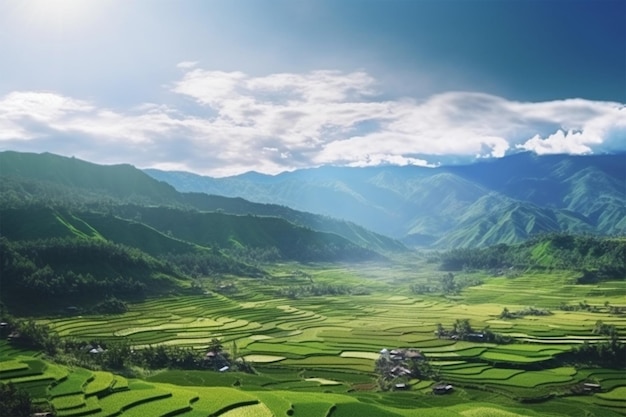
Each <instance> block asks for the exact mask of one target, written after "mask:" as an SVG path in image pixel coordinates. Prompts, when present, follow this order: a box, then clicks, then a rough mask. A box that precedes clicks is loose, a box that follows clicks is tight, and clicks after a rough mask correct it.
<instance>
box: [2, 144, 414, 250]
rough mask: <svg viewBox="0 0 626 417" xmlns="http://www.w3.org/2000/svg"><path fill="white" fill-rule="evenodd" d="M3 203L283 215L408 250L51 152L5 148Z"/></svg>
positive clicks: (280, 209)
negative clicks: (179, 190)
mask: <svg viewBox="0 0 626 417" xmlns="http://www.w3.org/2000/svg"><path fill="white" fill-rule="evenodd" d="M0 178H1V179H2V181H0V207H8V208H11V207H17V206H19V207H23V206H24V205H29V204H39V205H45V206H55V207H65V208H72V209H74V210H83V211H84V210H85V209H86V208H88V209H89V210H95V211H98V212H103V211H109V210H110V208H111V207H114V206H118V205H120V204H134V205H148V206H167V207H176V208H181V209H185V210H190V209H193V210H200V211H220V212H223V213H231V214H238V215H242V214H252V215H256V216H270V217H279V218H282V219H285V220H287V221H289V222H292V223H295V224H296V225H299V226H302V227H305V228H309V229H313V230H316V231H320V232H327V233H332V234H336V235H339V236H342V237H343V238H345V239H347V240H349V241H350V242H352V243H353V244H356V245H357V246H360V247H363V248H367V249H369V250H372V251H379V252H385V251H404V250H406V248H405V247H404V246H403V245H402V244H401V243H400V242H398V241H396V240H393V239H391V238H388V237H386V236H383V235H380V234H376V233H373V232H371V231H369V230H366V229H364V228H363V227H360V226H357V225H356V224H354V223H350V222H346V221H342V220H336V219H332V218H329V217H325V216H319V215H314V214H310V213H304V212H299V211H296V210H292V209H289V208H288V207H284V206H279V205H269V204H256V203H252V202H249V201H246V200H243V199H236V198H235V199H234V198H224V197H219V196H209V195H205V194H199V193H188V194H183V193H179V192H177V191H176V190H174V188H173V187H171V186H170V185H168V184H166V183H164V182H160V181H156V180H154V179H152V178H151V177H149V176H148V175H146V174H145V173H143V172H142V171H140V170H138V169H136V168H134V167H132V166H130V165H113V166H102V165H96V164H91V163H88V162H84V161H81V160H77V159H75V158H66V157H61V156H57V155H52V154H47V153H46V154H29V153H18V152H10V151H7V152H0Z"/></svg>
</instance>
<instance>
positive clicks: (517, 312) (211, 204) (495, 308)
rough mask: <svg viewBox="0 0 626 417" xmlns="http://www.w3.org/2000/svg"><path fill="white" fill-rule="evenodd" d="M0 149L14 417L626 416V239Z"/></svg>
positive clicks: (6, 370)
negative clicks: (520, 235)
mask: <svg viewBox="0 0 626 417" xmlns="http://www.w3.org/2000/svg"><path fill="white" fill-rule="evenodd" d="M0 156H2V157H3V158H4V160H3V161H1V162H2V164H1V166H2V169H3V174H4V175H6V177H4V180H3V182H2V189H1V190H0V191H2V200H1V201H2V204H1V206H0V219H2V224H1V226H2V228H1V232H2V236H1V237H0V250H1V252H0V253H1V255H2V262H1V264H0V266H1V268H2V270H1V271H0V272H1V278H2V282H1V284H2V286H1V287H0V290H1V292H0V295H1V296H2V305H1V307H2V311H1V312H0V313H1V316H2V317H1V323H0V335H1V336H2V337H1V340H0V355H1V356H0V388H1V389H2V396H1V397H0V398H2V399H3V400H2V401H3V402H2V403H1V404H0V405H1V406H2V407H5V408H4V410H12V411H11V413H15V415H39V416H44V415H48V416H51V415H55V416H59V417H61V416H65V417H69V416H74V417H79V416H85V417H105V416H111V417H112V416H122V417H127V416H162V417H172V416H181V417H209V416H220V417H240V416H241V417H243V416H261V417H264V416H268V417H270V416H275V417H281V416H285V417H287V416H302V417H350V416H382V417H386V416H390V417H391V416H394V417H397V416H407V417H408V416H458V417H489V416H493V417H534V416H552V417H559V416H597V417H612V416H624V415H626V395H625V394H626V378H625V370H626V348H625V346H626V345H625V342H626V281H625V279H624V276H625V275H624V274H625V271H626V267H625V262H626V256H625V254H626V240H625V239H624V237H622V236H620V235H619V234H618V233H615V236H601V235H591V234H572V233H560V232H559V233H557V232H553V233H537V234H536V235H533V236H529V237H527V238H525V239H518V240H515V239H513V240H511V241H508V243H505V240H506V239H507V238H510V237H515V236H516V235H515V234H511V233H512V232H511V231H512V230H513V231H515V230H518V229H511V228H510V227H509V225H508V223H507V222H508V221H512V220H511V219H515V218H516V216H519V212H516V211H513V212H511V213H510V214H509V216H508V217H507V216H504V217H498V219H499V220H498V221H499V222H500V223H499V224H500V225H501V226H502V227H503V230H504V231H503V232H502V234H501V235H500V239H501V243H498V244H496V245H487V244H484V245H475V246H473V245H460V246H458V247H456V248H451V249H450V248H447V247H437V246H434V247H421V248H415V247H408V246H405V245H403V244H402V243H400V242H399V241H397V240H394V239H390V238H387V237H385V236H383V235H379V234H376V233H374V232H371V231H368V230H366V229H364V228H360V227H359V226H356V225H354V224H351V223H349V222H340V221H337V220H333V219H332V218H329V217H325V216H319V217H316V216H314V215H311V214H306V213H301V212H296V211H290V210H289V209H287V208H286V207H283V206H273V205H267V204H255V203H250V202H246V201H245V200H241V199H228V198H224V197H216V196H209V195H205V194H193V193H189V194H186V193H179V192H177V191H175V190H174V189H173V188H172V187H170V186H168V185H167V184H165V183H163V182H158V181H156V180H154V179H152V178H150V177H149V176H148V175H146V174H145V173H143V172H141V171H139V170H136V169H134V168H131V167H128V166H112V167H104V166H98V165H94V164H89V163H86V162H82V161H77V160H72V159H69V158H62V157H58V156H53V155H45V154H44V155H34V154H17V153H3V154H0ZM16 161H17V162H16ZM33 161H36V163H34V162H33ZM47 164H49V165H50V166H54V167H55V169H56V170H57V171H56V172H60V173H61V174H60V175H59V176H58V177H55V176H54V174H51V172H53V171H51V170H46V169H44V168H45V167H46V165H47ZM29 169H30V171H29ZM63 169H67V170H69V171H68V172H72V173H73V174H72V175H71V178H73V179H72V180H71V181H69V182H68V180H67V178H68V176H66V175H64V174H62V172H63ZM11 170H14V171H11ZM11 172H13V174H12V175H8V174H9V173H11ZM24 172H27V174H24ZM18 173H19V175H18ZM446 175H447V174H446ZM42 176H43V177H45V178H46V180H45V181H47V182H44V180H43V179H42ZM102 178H106V181H104V180H102ZM129 178H133V180H132V181H130V180H129ZM137 183H143V186H142V187H143V188H142V190H143V191H142V192H141V193H140V194H138V193H139V191H138V188H137V186H136V185H135V184H137ZM92 190H97V192H95V191H93V192H92ZM146 190H147V191H146ZM103 195H107V196H108V197H107V199H105V198H104V197H103ZM490 198H492V197H490ZM605 212H606V210H605ZM568 215H571V214H568ZM611 216H612V217H611V218H612V219H615V216H613V215H611ZM287 218H288V219H290V220H286V219H287ZM600 218H601V216H600ZM503 219H504V220H503ZM525 221H527V222H528V223H527V224H530V225H535V226H537V225H538V224H539V223H538V222H540V221H541V219H540V218H536V219H534V220H533V221H532V222H531V221H530V220H528V219H525ZM606 222H609V220H606ZM609 223H610V222H609ZM607 224H608V223H607ZM494 227H496V226H494ZM528 227H530V226H528ZM321 230H323V231H321ZM494 230H495V229H494ZM455 233H457V235H456V236H459V232H458V231H457V232H455ZM489 233H495V232H493V231H492V232H489ZM485 234H486V232H485V233H483V235H485ZM354 242H358V244H357V243H354ZM9 407H11V408H9ZM22 412H23V413H24V414H18V413H22ZM0 415H2V416H4V415H7V414H2V413H0ZM9 415H10V414H9Z"/></svg>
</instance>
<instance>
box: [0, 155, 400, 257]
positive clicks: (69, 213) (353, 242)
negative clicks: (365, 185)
mask: <svg viewBox="0 0 626 417" xmlns="http://www.w3.org/2000/svg"><path fill="white" fill-rule="evenodd" d="M0 179H1V182H0V236H3V237H7V238H9V239H11V240H33V239H50V238H59V237H61V238H63V237H68V236H79V237H87V238H105V239H106V240H110V241H111V242H114V243H120V244H124V245H129V246H131V247H137V248H138V249H140V250H142V251H144V252H146V253H149V254H152V255H158V254H159V253H154V250H155V248H154V245H155V242H159V245H160V246H161V247H162V248H165V249H160V251H161V252H167V251H173V252H178V250H179V249H180V248H181V244H180V242H181V241H182V242H185V243H186V244H187V245H186V246H184V245H183V246H184V248H186V249H189V248H191V247H195V246H199V247H203V248H211V247H216V248H223V249H226V250H233V249H234V248H237V249H241V248H246V249H247V250H257V251H259V250H261V251H276V256H278V257H279V258H282V259H287V260H289V259H292V260H299V261H314V260H316V261H321V260H342V259H343V260H347V259H366V258H371V257H374V258H375V257H379V256H380V255H379V253H381V252H390V251H398V250H399V251H405V250H406V247H405V246H403V245H402V244H401V243H400V242H398V241H396V240H393V239H391V238H389V237H386V236H383V235H380V234H376V233H373V232H371V231H368V230H366V229H364V228H363V227H360V226H357V225H355V224H352V223H349V222H346V221H342V220H335V219H332V218H329V217H326V216H321V215H315V214H310V213H304V212H299V211H296V210H292V209H289V208H287V207H283V206H278V205H271V204H258V203H252V202H249V201H246V200H243V199H241V198H227V197H221V196H209V195H206V194H201V193H181V192H178V191H176V190H175V189H174V188H173V187H172V186H170V185H168V184H166V183H164V182H160V181H157V180H155V179H153V178H151V177H150V176H148V175H147V174H145V173H144V172H142V171H141V170H139V169H137V168H135V167H132V166H130V165H110V166H106V165H97V164H92V163H89V162H86V161H81V160H79V159H75V158H67V157H63V156H59V155H53V154H49V153H44V154H33V153H18V152H11V151H7V152H0ZM131 230H132V231H133V232H132V233H131ZM136 236H143V237H144V238H143V239H141V238H137V237H136ZM174 249H175V250H174ZM157 252H158V251H157Z"/></svg>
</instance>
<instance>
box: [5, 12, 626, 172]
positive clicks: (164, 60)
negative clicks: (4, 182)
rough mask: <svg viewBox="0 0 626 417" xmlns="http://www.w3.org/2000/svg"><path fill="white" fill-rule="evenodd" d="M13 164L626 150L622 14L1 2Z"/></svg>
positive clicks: (268, 162) (356, 162)
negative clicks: (30, 155) (38, 159)
mask: <svg viewBox="0 0 626 417" xmlns="http://www.w3.org/2000/svg"><path fill="white" fill-rule="evenodd" d="M0 56H1V57H2V58H1V61H0V151H2V150H15V151H24V152H52V153H56V154H60V155H66V156H74V157H77V158H81V159H85V160H88V161H91V162H95V163H101V164H116V163H130V164H132V165H135V166H137V167H138V168H160V169H166V170H184V171H191V172H196V173H200V174H204V175H210V176H216V177H222V176H228V175H237V174H241V173H244V172H248V171H257V172H263V173H267V174H276V173H279V172H282V171H290V170H294V169H300V168H309V167H316V166H321V165H337V166H370V165H380V164H397V165H407V164H411V165H421V166H437V165H439V164H447V163H468V162H472V161H474V160H478V159H483V158H499V157H503V156H505V155H508V154H511V153H515V152H522V151H530V152H535V153H537V154H541V155H543V154H554V153H569V154H600V153H616V152H624V151H626V1H624V0H615V1H611V0H584V1H582V0H542V1H539V0H176V1H174V0H133V1H128V0H0Z"/></svg>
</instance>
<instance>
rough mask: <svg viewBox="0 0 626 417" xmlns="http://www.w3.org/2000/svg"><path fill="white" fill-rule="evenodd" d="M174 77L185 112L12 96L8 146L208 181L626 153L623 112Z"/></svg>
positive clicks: (322, 81)
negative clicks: (513, 156)
mask: <svg viewBox="0 0 626 417" xmlns="http://www.w3.org/2000/svg"><path fill="white" fill-rule="evenodd" d="M178 67H179V68H180V69H181V70H183V76H182V77H181V79H179V80H177V81H175V82H174V83H172V85H171V86H170V87H169V88H170V90H171V92H173V93H175V94H177V95H178V96H179V97H187V98H188V99H190V100H188V101H187V102H186V103H182V104H180V105H179V107H173V106H172V105H171V104H168V103H159V104H155V103H144V104H142V105H140V106H137V107H134V108H131V109H127V110H123V111H122V110H113V109H107V108H99V107H98V106H97V105H96V104H95V103H90V102H87V101H84V100H80V99H76V98H72V97H66V96H63V95H61V94H58V93H50V92H13V93H10V94H8V95H6V96H4V97H1V98H0V146H1V147H2V148H4V149H16V150H20V149H24V150H39V151H50V152H59V153H63V152H65V153H67V152H69V151H68V149H71V154H72V155H76V156H77V157H84V158H86V159H90V160H93V161H95V162H102V163H109V162H129V163H132V164H135V165H137V166H140V167H146V166H158V167H176V169H187V170H192V171H196V172H202V173H206V174H210V175H231V174H236V173H241V172H244V171H249V170H256V171H261V172H268V173H276V172H280V171H284V170H291V169H295V168H302V167H310V166H315V165H321V164H341V165H349V166H367V165H377V164H399V165H406V164H413V165H429V163H431V162H432V161H433V159H432V158H436V159H439V158H440V157H445V156H455V157H458V156H465V157H467V158H474V157H501V156H503V155H505V154H506V153H507V152H514V151H519V150H528V151H533V152H536V153H540V154H541V153H574V154H581V153H591V152H603V151H606V150H611V151H615V150H626V117H624V116H625V112H626V110H625V109H624V105H623V104H620V103H611V102H598V101H589V100H583V99H570V100H558V101H549V102H539V103H530V102H517V101H511V100H506V99H504V98H502V97H496V96H492V95H488V94H482V93H470V92H448V93H444V94H438V95H434V96H432V97H429V98H427V99H425V100H421V101H418V100H416V99H413V98H406V97H405V98H403V97H400V98H395V99H382V98H381V96H380V95H378V94H379V93H378V91H377V83H376V80H374V79H373V78H372V77H371V76H369V75H368V74H367V73H365V72H362V71H356V72H352V73H344V72H339V71H313V72H308V73H303V74H294V73H280V74H270V75H267V76H261V77H254V76H250V75H247V74H245V73H242V72H224V71H207V70H204V69H201V68H198V67H197V63H195V62H182V63H180V64H178ZM172 98H174V97H172ZM172 102H179V103H180V100H172ZM181 106H182V107H181Z"/></svg>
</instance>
